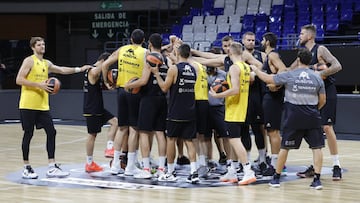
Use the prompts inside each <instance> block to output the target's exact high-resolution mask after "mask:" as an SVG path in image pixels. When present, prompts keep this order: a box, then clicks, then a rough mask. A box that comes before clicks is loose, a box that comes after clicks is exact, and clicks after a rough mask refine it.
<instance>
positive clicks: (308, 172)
mask: <svg viewBox="0 0 360 203" xmlns="http://www.w3.org/2000/svg"><path fill="white" fill-rule="evenodd" d="M296 175H297V176H299V177H301V178H311V177H314V175H315V170H314V167H313V165H311V166H309V168H307V169H306V170H305V171H302V172H298V173H296Z"/></svg>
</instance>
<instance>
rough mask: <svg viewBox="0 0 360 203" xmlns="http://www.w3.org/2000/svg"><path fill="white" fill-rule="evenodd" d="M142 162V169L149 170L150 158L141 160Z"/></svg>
mask: <svg viewBox="0 0 360 203" xmlns="http://www.w3.org/2000/svg"><path fill="white" fill-rule="evenodd" d="M142 162H143V165H144V169H150V158H149V157H145V158H142Z"/></svg>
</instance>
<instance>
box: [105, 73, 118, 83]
mask: <svg viewBox="0 0 360 203" xmlns="http://www.w3.org/2000/svg"><path fill="white" fill-rule="evenodd" d="M117 77H118V69H110V70H109V71H108V74H107V79H108V82H109V84H110V85H113V84H115V83H116V81H117Z"/></svg>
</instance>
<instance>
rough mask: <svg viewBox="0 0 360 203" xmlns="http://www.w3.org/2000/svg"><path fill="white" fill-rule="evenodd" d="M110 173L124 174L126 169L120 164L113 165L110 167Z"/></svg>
mask: <svg viewBox="0 0 360 203" xmlns="http://www.w3.org/2000/svg"><path fill="white" fill-rule="evenodd" d="M110 173H111V174H113V175H118V174H123V173H124V169H122V168H121V167H119V166H115V165H112V166H111V167H110Z"/></svg>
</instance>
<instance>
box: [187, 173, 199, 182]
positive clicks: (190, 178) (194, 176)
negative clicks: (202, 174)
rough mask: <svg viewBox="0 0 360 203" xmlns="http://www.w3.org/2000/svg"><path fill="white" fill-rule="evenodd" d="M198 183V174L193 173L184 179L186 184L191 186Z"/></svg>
mask: <svg viewBox="0 0 360 203" xmlns="http://www.w3.org/2000/svg"><path fill="white" fill-rule="evenodd" d="M199 181H200V179H199V174H198V173H197V172H196V171H195V172H194V173H192V174H190V175H189V176H188V178H187V179H186V182H188V183H191V184H196V183H198V182H199Z"/></svg>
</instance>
